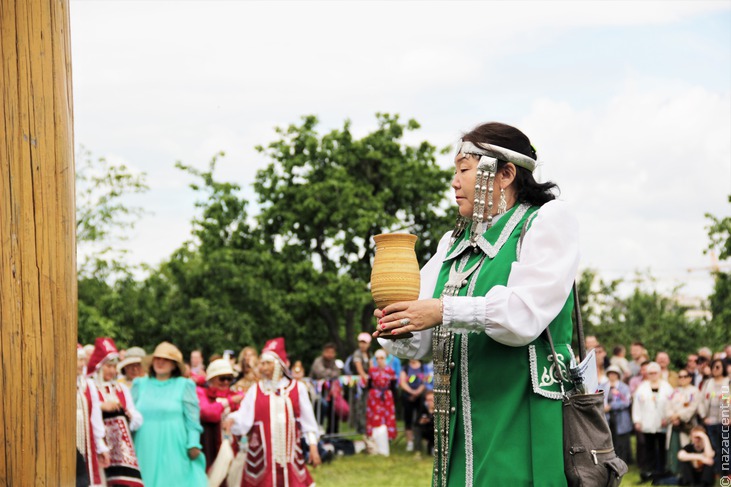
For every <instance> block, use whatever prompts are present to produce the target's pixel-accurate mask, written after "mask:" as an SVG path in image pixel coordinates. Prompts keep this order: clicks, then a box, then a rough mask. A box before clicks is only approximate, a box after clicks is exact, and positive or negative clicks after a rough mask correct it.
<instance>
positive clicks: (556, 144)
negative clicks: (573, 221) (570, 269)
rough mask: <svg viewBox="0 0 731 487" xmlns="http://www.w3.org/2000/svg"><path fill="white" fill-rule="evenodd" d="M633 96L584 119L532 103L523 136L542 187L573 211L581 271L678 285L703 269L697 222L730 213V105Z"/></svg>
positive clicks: (686, 95) (712, 97)
mask: <svg viewBox="0 0 731 487" xmlns="http://www.w3.org/2000/svg"><path fill="white" fill-rule="evenodd" d="M630 86H631V84H628V88H627V89H626V90H625V91H623V92H622V93H620V94H619V95H617V96H615V97H613V98H612V99H611V100H609V101H608V102H607V104H606V105H604V106H600V107H598V108H597V109H591V110H576V109H574V108H572V107H571V105H570V104H569V103H567V102H561V101H552V100H546V99H543V100H539V101H537V102H536V103H535V104H534V107H533V109H532V111H531V113H530V114H528V115H527V116H526V118H525V120H524V121H523V123H522V124H521V126H522V127H525V130H526V132H527V133H529V134H531V133H533V134H539V137H540V142H538V141H535V142H536V144H537V145H538V147H539V155H540V156H541V157H542V158H543V159H544V160H546V161H547V162H546V163H545V165H544V166H543V168H542V170H543V178H544V179H555V180H556V181H557V182H559V183H560V186H561V187H562V189H563V197H564V198H565V199H567V200H568V201H571V202H573V203H574V206H575V209H576V212H577V214H578V217H579V220H580V223H581V227H582V248H583V249H584V259H583V264H584V265H585V266H588V267H595V268H596V267H598V268H599V269H611V270H614V271H615V272H619V273H621V274H624V275H629V274H631V273H632V271H633V270H635V269H640V268H652V269H658V270H661V271H662V272H663V273H664V274H665V275H666V276H667V277H666V278H665V280H666V281H670V280H674V281H675V282H676V283H677V282H681V281H682V280H683V278H684V277H687V276H686V275H685V274H686V273H687V268H689V267H704V266H707V265H708V257H706V256H704V255H703V253H702V252H703V249H704V248H705V246H706V244H707V235H706V232H705V229H704V225H705V220H704V217H703V215H704V213H706V212H711V213H714V214H716V215H722V214H726V213H728V208H727V206H728V204H727V199H726V198H727V196H728V195H729V194H731V118H730V117H729V106H730V104H731V99H730V98H729V94H728V93H725V94H718V93H712V92H709V91H707V90H704V89H703V88H700V87H689V88H686V89H680V90H671V91H663V90H660V91H657V90H654V91H649V90H643V89H637V88H633V87H630ZM709 283H710V279H709V280H707V281H706V282H705V283H704V284H703V286H705V287H707V286H708V284H709ZM692 284H693V285H694V286H698V284H697V283H692ZM698 289H699V288H698V287H696V290H698Z"/></svg>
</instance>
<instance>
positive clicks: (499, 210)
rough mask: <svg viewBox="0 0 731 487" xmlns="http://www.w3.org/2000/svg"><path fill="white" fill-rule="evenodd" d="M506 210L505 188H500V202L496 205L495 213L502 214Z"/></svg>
mask: <svg viewBox="0 0 731 487" xmlns="http://www.w3.org/2000/svg"><path fill="white" fill-rule="evenodd" d="M506 211H508V201H507V200H506V199H505V188H501V189H500V202H499V203H498V205H497V214H498V215H502V214H503V213H505V212H506Z"/></svg>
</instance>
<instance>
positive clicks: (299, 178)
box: [78, 114, 731, 365]
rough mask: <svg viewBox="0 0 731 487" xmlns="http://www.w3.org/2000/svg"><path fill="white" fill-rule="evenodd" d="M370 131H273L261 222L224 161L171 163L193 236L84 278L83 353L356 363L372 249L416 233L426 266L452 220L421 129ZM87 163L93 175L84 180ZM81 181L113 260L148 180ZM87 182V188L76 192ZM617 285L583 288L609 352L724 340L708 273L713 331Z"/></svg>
mask: <svg viewBox="0 0 731 487" xmlns="http://www.w3.org/2000/svg"><path fill="white" fill-rule="evenodd" d="M376 122H377V126H376V128H375V130H373V131H371V132H370V133H367V134H365V135H364V136H362V137H360V138H358V137H355V136H354V135H353V134H352V133H351V128H350V123H349V122H347V121H346V122H345V123H344V124H343V126H342V127H340V128H338V129H335V130H331V131H329V132H327V133H325V134H321V133H319V132H318V131H317V128H318V120H317V118H316V117H314V116H307V117H304V118H303V119H302V120H301V122H300V123H299V124H293V125H290V126H288V127H285V128H278V129H276V132H275V133H276V136H275V140H274V141H272V142H271V143H269V144H268V145H266V146H261V147H258V150H259V151H260V153H261V154H263V155H264V156H265V157H266V158H267V159H268V164H267V166H266V167H265V168H264V169H262V170H260V171H259V172H258V173H257V175H256V179H255V183H254V190H255V194H256V202H257V204H258V208H259V211H258V213H257V214H250V213H249V206H250V204H249V202H248V201H247V200H246V199H245V198H244V197H243V195H242V191H241V188H240V186H239V185H238V184H236V183H233V182H226V181H221V180H219V179H218V178H217V177H216V166H217V164H218V163H219V162H220V160H221V158H222V157H223V156H224V154H223V153H219V154H216V155H214V157H213V158H212V159H211V161H210V162H209V164H208V166H207V168H206V169H204V170H202V169H197V168H196V166H192V165H185V164H182V163H177V164H176V166H177V167H178V168H179V169H180V170H181V171H183V172H184V173H186V174H187V175H188V176H189V177H191V178H192V183H191V185H190V186H191V188H192V189H193V190H194V191H195V192H196V194H197V195H198V200H197V202H196V208H197V213H196V217H195V218H194V220H193V221H192V222H191V223H192V229H191V239H190V240H189V241H187V242H184V243H183V244H182V245H181V246H180V247H179V248H178V249H177V250H176V251H175V252H173V253H172V254H171V255H170V257H169V258H168V259H166V260H165V261H164V262H163V263H161V264H160V265H158V266H156V267H155V268H152V269H148V272H149V274H148V275H147V277H146V278H144V279H137V278H135V277H134V276H133V274H132V273H131V272H129V271H128V272H121V273H117V274H116V277H115V279H110V275H111V273H110V269H117V270H119V269H125V265H124V262H123V259H118V258H116V257H115V258H113V259H109V260H107V255H108V254H105V253H99V254H95V259H96V263H94V264H93V265H91V266H89V267H88V269H90V270H89V271H88V272H87V271H85V272H83V273H81V274H80V280H79V337H80V340H82V341H84V342H87V343H88V342H91V341H92V340H93V339H94V337H96V336H100V335H106V336H112V337H114V338H115V339H116V340H117V341H118V343H119V345H120V346H123V347H124V346H130V345H141V346H144V347H146V348H147V349H148V350H150V349H151V348H152V347H154V346H155V345H156V344H157V343H159V342H160V341H162V340H169V341H172V342H174V343H176V344H177V345H178V346H179V347H180V348H181V349H182V350H183V351H185V352H189V351H190V350H192V349H195V348H199V349H202V351H203V353H204V354H206V355H208V354H211V353H214V352H217V353H220V352H222V351H223V350H224V349H228V348H238V347H240V346H243V345H249V344H253V345H258V346H261V345H262V344H263V343H264V342H265V340H267V339H269V338H272V337H275V336H285V337H286V338H287V347H288V351H289V353H290V355H291V356H293V357H298V358H301V359H303V360H305V361H306V363H307V361H308V360H311V359H313V358H314V357H315V356H316V355H317V354H319V351H320V348H321V346H322V344H323V343H325V342H327V341H331V342H334V343H335V344H336V345H337V346H338V348H339V350H340V352H341V354H344V353H347V352H349V351H350V350H352V348H353V347H354V346H355V336H356V334H357V333H358V332H359V331H372V329H373V325H374V321H373V318H372V312H373V303H372V299H371V296H370V293H369V290H368V283H369V281H370V269H371V265H372V261H373V253H374V244H373V241H372V237H373V236H374V235H377V234H379V233H387V232H394V231H409V232H411V233H414V234H416V235H418V236H419V241H418V242H417V251H416V254H417V256H418V257H419V258H420V260H421V263H422V264H423V263H424V262H425V261H426V259H428V258H429V257H430V256H431V255H433V253H434V252H435V250H436V246H437V243H438V241H439V239H440V237H441V236H442V235H443V233H444V232H445V231H446V230H448V229H449V228H450V227H451V225H452V222H453V217H454V215H453V210H451V211H450V210H448V209H447V208H448V206H449V205H448V204H447V199H446V198H445V196H446V194H447V192H448V188H449V180H450V177H451V172H450V171H448V170H444V169H441V168H440V167H439V165H438V164H437V162H436V156H437V149H436V148H435V147H434V146H432V145H430V144H429V143H428V142H421V143H418V144H416V145H409V144H407V143H405V142H404V139H405V138H406V136H407V134H408V133H409V132H414V131H416V130H417V129H418V124H417V123H416V122H415V121H413V120H409V121H407V122H401V121H400V119H399V117H398V116H396V115H389V114H377V116H376ZM92 166H93V168H94V173H93V174H92V173H89V172H85V171H87V170H88V169H91V168H92ZM84 168H87V169H84ZM105 171H106V173H105ZM80 181H82V184H80V191H82V195H81V196H80V198H79V201H80V212H79V217H78V229H79V240H80V243H81V244H82V245H83V244H84V243H85V242H94V243H95V244H98V245H99V248H101V249H104V248H110V249H111V248H115V247H116V245H117V244H118V240H117V238H116V236H115V235H118V234H120V233H124V232H125V231H126V230H128V229H129V228H130V227H131V226H132V225H134V221H135V219H136V218H137V217H138V216H139V209H138V208H134V207H127V206H125V204H123V201H124V199H123V197H124V195H127V194H130V193H137V192H141V191H144V190H145V189H146V185H145V182H144V175H140V176H134V175H132V174H131V173H130V171H129V170H127V169H126V168H124V167H123V166H114V165H109V164H107V163H106V161H104V160H103V159H99V161H98V163H97V162H94V163H93V164H92V162H91V157H90V155H89V154H88V153H87V156H86V159H85V162H83V163H82V168H81V175H80ZM88 184H91V185H92V186H94V191H90V190H89V189H84V188H86V187H87V186H86V185H88ZM92 195H94V196H92ZM730 201H731V200H730ZM708 218H709V220H710V224H709V227H708V232H709V242H710V243H709V248H710V249H713V250H715V251H718V252H719V255H720V256H721V259H728V258H729V255H731V254H729V248H731V238H730V237H729V236H730V235H731V219H729V218H728V217H726V218H717V217H714V216H711V215H708ZM117 255H118V256H119V255H120V254H117ZM100 263H101V264H100ZM127 269H128V270H129V268H128V267H127ZM621 284H622V281H621V280H610V281H605V280H603V279H602V278H601V276H600V275H599V273H598V272H597V271H596V270H593V269H586V270H585V271H584V272H583V273H582V274H581V276H580V277H579V279H578V293H579V300H580V305H581V310H582V314H583V316H584V324H585V328H586V334H594V335H597V337H598V338H599V339H600V341H602V342H603V343H604V344H605V346H607V347H608V348H609V349H611V347H613V346H614V345H616V344H623V345H625V346H628V345H629V344H631V342H633V341H635V340H640V341H643V342H644V343H645V344H646V345H647V346H648V348H649V350H650V352H651V353H653V354H654V353H655V352H657V351H659V350H665V351H667V352H669V353H670V355H671V357H672V358H673V359H674V360H675V361H676V365H680V364H681V361H682V360H683V358H684V356H685V355H686V354H687V353H690V352H692V351H695V350H697V348H698V347H700V346H704V345H708V346H711V347H712V348H716V349H717V348H720V346H721V345H722V344H723V343H725V342H729V341H731V336H729V323H730V322H731V311H729V310H731V275H729V274H728V273H721V272H718V273H716V286H715V290H714V294H713V295H712V296H711V297H710V307H711V311H712V313H713V319H712V320H710V321H709V322H706V321H699V320H692V319H689V318H688V317H687V314H686V311H687V309H686V308H685V307H684V306H682V305H681V304H679V300H678V299H677V293H676V292H672V293H670V294H663V293H660V292H658V291H657V290H656V289H655V286H654V285H653V280H652V277H651V276H650V275H649V274H647V275H638V276H637V278H636V279H635V287H634V290H633V291H632V292H631V293H630V294H626V293H625V294H623V293H621V292H620V286H621ZM610 351H611V350H610Z"/></svg>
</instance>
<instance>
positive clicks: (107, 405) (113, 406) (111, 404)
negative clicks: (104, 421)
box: [101, 401, 122, 413]
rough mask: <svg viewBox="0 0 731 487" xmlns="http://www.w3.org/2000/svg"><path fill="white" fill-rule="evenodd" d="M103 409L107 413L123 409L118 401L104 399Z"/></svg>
mask: <svg viewBox="0 0 731 487" xmlns="http://www.w3.org/2000/svg"><path fill="white" fill-rule="evenodd" d="M101 409H102V411H104V412H105V413H112V412H114V411H119V410H120V409H122V405H121V404H119V403H118V402H116V401H104V402H103V403H101Z"/></svg>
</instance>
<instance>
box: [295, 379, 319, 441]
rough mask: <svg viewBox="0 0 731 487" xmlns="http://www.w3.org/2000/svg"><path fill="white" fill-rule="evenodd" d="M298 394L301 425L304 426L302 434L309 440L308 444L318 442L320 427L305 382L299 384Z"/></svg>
mask: <svg viewBox="0 0 731 487" xmlns="http://www.w3.org/2000/svg"><path fill="white" fill-rule="evenodd" d="M297 395H298V396H299V403H300V418H299V419H300V426H301V427H302V435H303V436H304V437H305V439H306V440H307V444H308V445H313V444H316V443H317V439H318V438H319V436H320V434H319V433H320V428H319V427H318V425H317V419H315V411H314V409H312V403H311V402H310V395H309V393H308V392H307V385H305V384H304V383H303V382H300V383H299V384H297Z"/></svg>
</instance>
